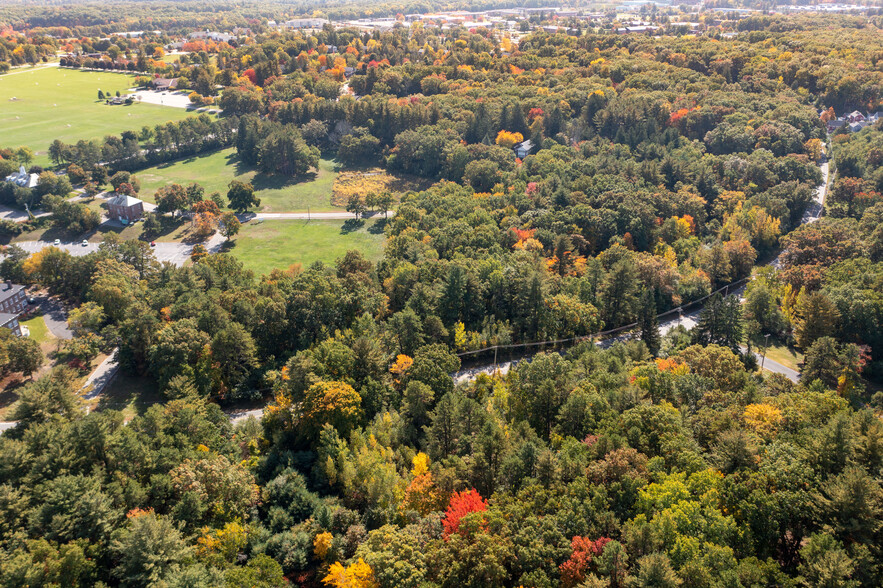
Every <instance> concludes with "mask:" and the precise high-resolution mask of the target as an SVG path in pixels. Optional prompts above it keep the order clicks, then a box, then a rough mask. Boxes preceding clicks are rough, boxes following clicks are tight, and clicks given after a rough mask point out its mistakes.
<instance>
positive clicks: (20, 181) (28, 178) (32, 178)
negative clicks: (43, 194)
mask: <svg viewBox="0 0 883 588" xmlns="http://www.w3.org/2000/svg"><path fill="white" fill-rule="evenodd" d="M39 180H40V176H38V175H37V174H29V173H28V172H27V171H25V166H21V167H20V168H18V173H14V174H9V175H8V176H6V181H7V182H12V183H13V184H15V185H16V186H21V187H22V188H35V187H36V186H37V182H38V181H39Z"/></svg>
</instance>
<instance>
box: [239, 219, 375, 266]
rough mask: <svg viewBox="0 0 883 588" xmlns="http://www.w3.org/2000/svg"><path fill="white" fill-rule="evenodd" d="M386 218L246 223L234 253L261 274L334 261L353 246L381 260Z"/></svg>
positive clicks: (368, 256) (373, 259)
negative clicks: (355, 220)
mask: <svg viewBox="0 0 883 588" xmlns="http://www.w3.org/2000/svg"><path fill="white" fill-rule="evenodd" d="M383 226H384V220H383V219H376V220H367V221H362V222H358V223H357V222H354V221H302V220H268V221H264V222H262V223H257V222H255V221H251V222H248V223H245V224H243V226H242V230H241V232H240V233H239V235H238V236H237V237H236V239H235V241H234V243H233V246H232V247H231V248H230V249H229V251H230V253H232V254H233V255H234V256H236V257H237V258H239V259H240V260H241V261H242V262H243V263H244V264H245V266H246V267H247V268H248V269H251V270H254V272H255V273H256V274H258V275H262V274H266V273H269V272H270V271H271V270H273V269H276V268H278V269H287V268H288V267H290V266H291V265H292V264H295V263H299V264H301V266H302V267H304V268H306V267H308V266H309V265H310V264H312V263H313V262H315V261H322V262H324V263H334V261H335V260H337V259H338V258H339V257H342V256H343V255H344V254H345V253H346V252H347V251H349V250H350V249H357V250H359V251H361V252H362V255H364V256H365V258H366V259H370V260H372V261H377V260H378V259H380V257H381V255H382V254H383V244H384V242H385V240H386V237H385V235H384V234H383Z"/></svg>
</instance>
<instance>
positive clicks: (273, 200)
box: [135, 147, 340, 212]
mask: <svg viewBox="0 0 883 588" xmlns="http://www.w3.org/2000/svg"><path fill="white" fill-rule="evenodd" d="M135 176H136V177H137V178H138V180H139V181H140V182H141V193H140V194H139V197H140V198H142V199H143V200H145V201H147V202H155V199H154V198H153V195H154V193H155V192H156V190H157V189H158V188H160V187H162V186H166V185H168V184H175V183H177V184H182V185H186V184H189V183H191V182H197V183H199V184H200V185H202V187H204V188H205V193H206V195H209V194H211V193H212V192H220V193H221V194H223V195H225V196H226V194H227V185H228V184H229V183H230V181H231V180H234V179H236V180H239V181H242V182H251V183H252V185H253V186H254V187H255V190H256V191H257V195H258V197H259V198H260V199H261V208H260V209H261V211H263V212H301V211H303V212H306V210H307V208H308V207H309V209H310V210H314V211H316V212H324V211H331V210H340V209H339V208H335V207H333V206H332V205H331V187H332V185H333V184H334V179H335V178H336V177H337V170H336V167H335V163H334V162H333V161H331V160H330V159H322V160H320V161H319V171H318V173H316V172H313V173H310V174H308V175H307V177H306V178H301V179H296V180H294V179H291V178H286V177H284V176H279V175H270V174H264V173H260V172H258V171H257V170H255V169H253V168H251V167H250V166H247V165H245V164H243V163H242V162H241V161H239V157H238V156H237V155H236V150H235V149H234V148H232V147H230V148H228V149H221V150H220V151H214V152H212V153H206V154H203V155H197V156H194V157H190V158H188V159H184V160H180V161H175V162H172V163H164V164H161V165H158V166H155V167H151V168H147V169H145V170H142V171H139V172H135Z"/></svg>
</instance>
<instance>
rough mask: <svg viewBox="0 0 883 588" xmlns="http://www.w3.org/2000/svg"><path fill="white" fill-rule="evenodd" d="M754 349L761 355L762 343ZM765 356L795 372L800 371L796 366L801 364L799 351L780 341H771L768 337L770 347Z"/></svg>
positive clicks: (801, 358)
mask: <svg viewBox="0 0 883 588" xmlns="http://www.w3.org/2000/svg"><path fill="white" fill-rule="evenodd" d="M756 349H757V352H758V353H760V354H761V355H763V343H761V344H760V345H759V346H758V347H756ZM766 356H767V359H771V360H773V361H775V362H776V363H780V364H782V365H783V366H785V367H789V368H791V369H792V370H797V371H800V366H799V365H798V364H801V363H803V354H802V353H801V352H800V351H798V350H797V349H795V348H794V347H789V346H788V345H786V344H785V343H783V342H781V341H776V340H773V338H772V337H770V346H769V347H768V348H767V350H766Z"/></svg>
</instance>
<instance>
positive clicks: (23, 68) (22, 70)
mask: <svg viewBox="0 0 883 588" xmlns="http://www.w3.org/2000/svg"><path fill="white" fill-rule="evenodd" d="M58 65H59V63H58V62H57V61H55V62H52V63H43V64H40V65H36V66H33V67H32V66H30V65H22V66H19V67H14V68H12V71H10V72H8V73H5V74H3V75H0V79H3V78H8V77H9V76H14V75H17V74H23V73H32V72H35V71H39V70H41V69H46V68H47V67H58Z"/></svg>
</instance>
